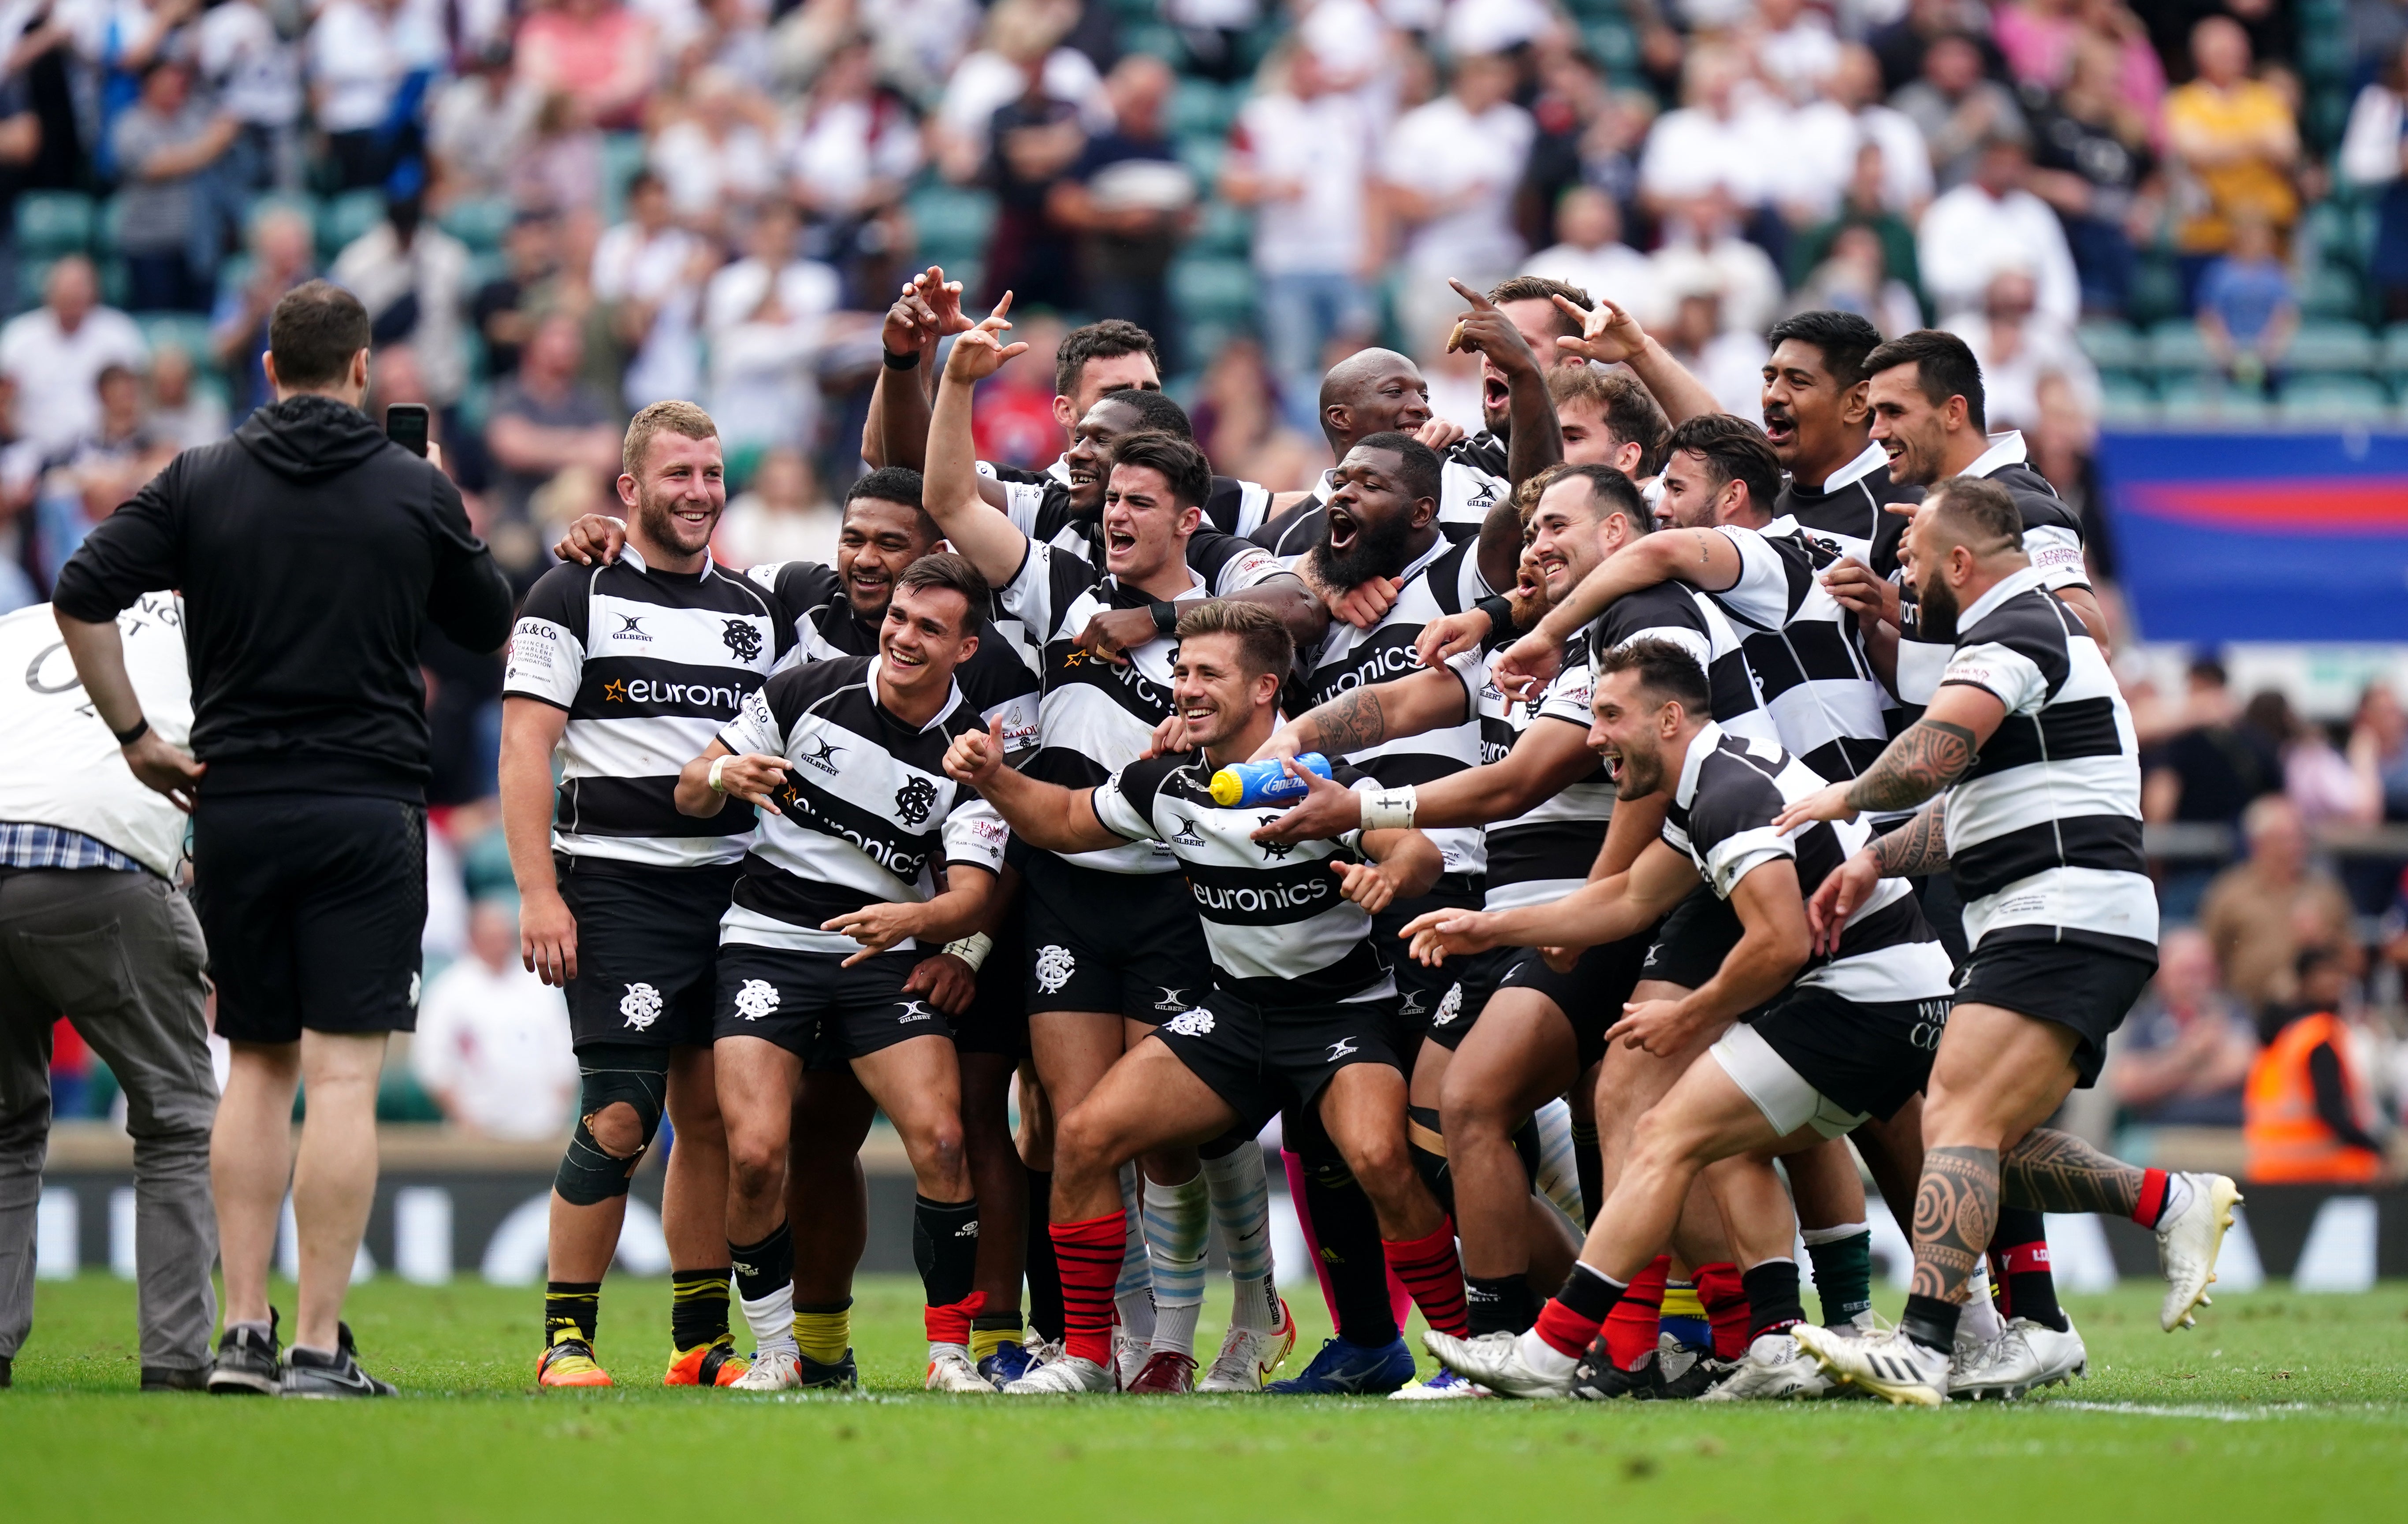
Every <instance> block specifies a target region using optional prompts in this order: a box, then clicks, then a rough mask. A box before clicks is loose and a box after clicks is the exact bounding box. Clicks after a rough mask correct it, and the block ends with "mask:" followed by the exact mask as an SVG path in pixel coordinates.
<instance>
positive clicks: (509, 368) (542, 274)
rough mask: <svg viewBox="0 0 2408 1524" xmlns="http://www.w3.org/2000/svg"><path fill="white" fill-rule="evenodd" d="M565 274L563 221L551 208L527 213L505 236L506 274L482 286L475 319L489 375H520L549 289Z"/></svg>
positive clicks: (473, 307)
mask: <svg viewBox="0 0 2408 1524" xmlns="http://www.w3.org/2000/svg"><path fill="white" fill-rule="evenodd" d="M559 274H560V219H559V218H557V217H555V216H553V215H552V213H551V212H548V211H522V212H520V213H519V214H518V215H517V216H516V217H513V218H512V219H511V220H510V230H509V232H508V233H507V234H505V235H503V236H502V273H501V274H499V275H497V276H495V278H493V279H491V280H488V281H486V282H485V283H484V284H483V285H482V286H480V287H479V288H477V294H476V295H475V296H474V297H473V298H472V299H471V300H470V302H469V306H468V312H469V318H470V320H472V321H474V322H475V323H476V325H477V332H478V333H479V334H480V335H483V337H484V340H485V374H486V376H488V377H491V378H492V379H494V380H496V381H499V380H504V379H507V378H508V377H510V376H513V375H515V374H517V372H518V368H519V350H520V349H521V348H522V347H523V346H524V345H525V343H526V341H527V338H528V335H532V334H533V333H534V332H535V325H536V320H537V319H538V316H540V314H541V310H542V305H543V304H542V302H541V299H540V298H541V296H542V294H543V292H544V289H545V288H546V287H547V286H548V285H550V284H551V283H552V282H553V281H554V280H556V279H557V278H558V277H559Z"/></svg>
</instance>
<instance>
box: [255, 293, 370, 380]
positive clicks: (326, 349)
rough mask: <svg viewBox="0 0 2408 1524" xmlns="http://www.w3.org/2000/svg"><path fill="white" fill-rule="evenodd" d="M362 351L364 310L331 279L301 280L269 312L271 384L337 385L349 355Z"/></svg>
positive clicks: (365, 334)
mask: <svg viewBox="0 0 2408 1524" xmlns="http://www.w3.org/2000/svg"><path fill="white" fill-rule="evenodd" d="M367 347H368V309H367V308H366V307H364V306H361V305H360V299H359V298H358V297H356V296H353V295H352V294H351V292H347V291H345V290H344V289H343V288H342V287H340V286H337V285H336V284H335V283H334V282H333V281H331V280H305V281H303V282H301V284H299V285H297V286H295V287H294V288H293V289H292V290H291V291H289V292H285V293H284V298H283V300H281V301H279V302H278V303H277V304H276V310H275V311H274V312H271V313H269V314H268V318H267V352H268V355H269V356H270V357H271V358H273V359H274V360H275V362H276V384H277V385H279V386H280V387H283V388H285V389H286V390H288V391H297V392H308V391H312V390H315V389H317V388H319V387H326V386H337V385H339V384H341V383H342V382H343V381H345V380H347V379H348V378H349V377H350V376H351V356H353V355H355V354H357V353H359V352H360V351H361V350H362V349H366V348H367Z"/></svg>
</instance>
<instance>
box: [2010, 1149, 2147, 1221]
mask: <svg viewBox="0 0 2408 1524" xmlns="http://www.w3.org/2000/svg"><path fill="white" fill-rule="evenodd" d="M1999 1166H2000V1175H2001V1177H2002V1182H2003V1185H2004V1189H2005V1193H2006V1196H2007V1198H2008V1199H2009V1200H2010V1201H2011V1202H2013V1203H2014V1204H2015V1205H2017V1206H2030V1207H2037V1208H2038V1209H2039V1210H2041V1211H2043V1212H2099V1213H2103V1214H2106V1215H2108V1216H2111V1217H2124V1218H2128V1217H2130V1216H2131V1215H2132V1213H2133V1212H2134V1211H2135V1210H2136V1209H2137V1208H2138V1207H2139V1206H2140V1204H2141V1172H2140V1171H2139V1170H2137V1169H2135V1168H2133V1167H2132V1166H2131V1165H2129V1164H2127V1163H2125V1162H2124V1161H2122V1160H2120V1159H2110V1158H2108V1157H2107V1156H2106V1155H2105V1154H2102V1153H2100V1151H2099V1150H2098V1149H2096V1148H2094V1147H2091V1146H2090V1145H2088V1144H2086V1143H2085V1142H2083V1141H2082V1140H2081V1139H2080V1138H2077V1137H2075V1136H2074V1135H2073V1134H2072V1133H2071V1132H2053V1131H2051V1130H2050V1129H2048V1128H2044V1127H2036V1128H2034V1129H2032V1131H2031V1132H2028V1133H2026V1134H2025V1135H2024V1140H2023V1141H2022V1142H2021V1143H2018V1144H2016V1145H2015V1146H2014V1147H2013V1148H2010V1149H2008V1150H2007V1152H2006V1155H2005V1157H2003V1158H2002V1159H2000V1161H1999Z"/></svg>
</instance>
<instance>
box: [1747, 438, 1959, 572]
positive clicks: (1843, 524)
mask: <svg viewBox="0 0 2408 1524" xmlns="http://www.w3.org/2000/svg"><path fill="white" fill-rule="evenodd" d="M1922 501H1923V489H1922V488H1920V487H1910V486H1906V485H1903V484H1901V483H1899V482H1894V481H1892V480H1890V479H1889V452H1888V451H1887V450H1885V449H1882V448H1881V446H1880V445H1878V444H1875V443H1871V442H1868V443H1867V444H1866V446H1865V448H1864V452H1863V453H1862V454H1860V455H1858V456H1857V457H1856V459H1855V460H1853V461H1850V462H1849V463H1847V464H1845V465H1843V466H1842V467H1840V469H1839V470H1837V471H1834V472H1832V473H1831V475H1830V477H1828V479H1826V480H1825V481H1824V483H1823V485H1822V486H1821V487H1818V488H1810V487H1800V486H1799V485H1798V483H1797V481H1796V480H1795V479H1785V480H1784V481H1783V482H1782V484H1781V493H1780V495H1779V496H1777V497H1775V498H1774V499H1773V500H1772V513H1773V517H1774V518H1776V519H1795V520H1798V524H1799V528H1801V529H1803V530H1805V531H1806V533H1807V534H1809V535H1810V536H1812V537H1813V539H1815V540H1818V541H1827V542H1828V544H1829V546H1830V548H1831V549H1832V551H1833V552H1834V554H1833V556H1832V558H1831V559H1833V560H1835V561H1836V560H1839V559H1840V558H1842V557H1846V558H1848V559H1850V560H1854V561H1857V562H1861V563H1864V564H1865V565H1866V566H1869V567H1871V569H1872V574H1873V575H1874V576H1875V577H1889V576H1891V575H1892V574H1893V573H1895V572H1896V571H1897V570H1898V542H1899V540H1900V539H1901V538H1903V537H1904V536H1905V534H1906V515H1904V514H1902V513H1892V512H1890V511H1889V505H1890V504H1892V503H1920V502H1922Z"/></svg>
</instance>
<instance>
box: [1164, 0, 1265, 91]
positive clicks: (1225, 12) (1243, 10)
mask: <svg viewBox="0 0 2408 1524" xmlns="http://www.w3.org/2000/svg"><path fill="white" fill-rule="evenodd" d="M1162 10H1163V14H1164V15H1165V16H1167V17H1168V18H1169V20H1170V23H1171V24H1172V25H1173V26H1176V27H1177V28H1179V40H1180V41H1181V42H1183V43H1184V44H1185V45H1186V47H1187V56H1188V58H1189V60H1190V61H1191V62H1190V64H1189V68H1190V69H1191V71H1192V72H1194V73H1197V74H1200V75H1202V76H1203V77H1204V78H1208V79H1215V80H1218V81H1219V82H1221V83H1222V84H1225V85H1226V84H1234V83H1236V82H1237V81H1238V79H1239V78H1240V77H1241V76H1243V75H1244V74H1245V72H1246V55H1245V52H1244V42H1245V35H1246V33H1247V31H1248V30H1249V29H1250V28H1252V27H1253V26H1254V23H1255V22H1256V21H1260V20H1261V19H1262V12H1263V7H1262V0H1164V4H1163V7H1162Z"/></svg>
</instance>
